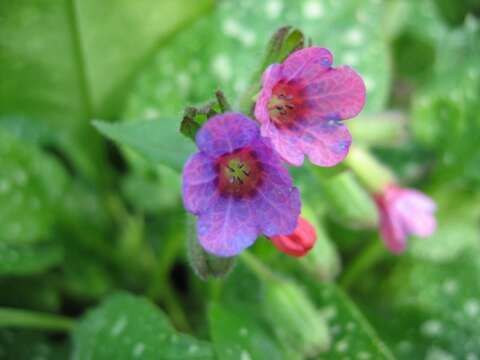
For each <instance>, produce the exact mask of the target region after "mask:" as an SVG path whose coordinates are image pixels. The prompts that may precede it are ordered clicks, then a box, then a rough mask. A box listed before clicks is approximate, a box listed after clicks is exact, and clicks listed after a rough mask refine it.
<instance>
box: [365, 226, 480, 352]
mask: <svg viewBox="0 0 480 360" xmlns="http://www.w3.org/2000/svg"><path fill="white" fill-rule="evenodd" d="M476 240H477V245H476V246H474V247H470V248H468V249H466V250H465V251H464V252H463V253H461V254H459V255H457V256H456V257H455V258H454V259H450V260H448V261H443V262H433V261H425V260H424V261H418V260H417V259H414V258H411V257H408V258H405V259H404V260H403V261H401V262H399V263H398V264H397V266H395V269H394V271H393V273H392V276H391V277H390V278H389V280H388V287H387V288H386V290H387V293H386V296H384V297H383V299H384V300H383V301H384V303H389V304H390V309H383V311H382V309H381V308H380V307H378V308H377V310H378V313H379V317H380V318H379V319H377V324H378V325H377V326H378V327H379V328H381V329H382V333H384V334H385V336H388V339H389V342H390V343H391V344H392V349H394V350H395V352H396V353H397V354H398V356H399V358H401V359H411V358H412V356H418V357H421V358H428V359H430V358H432V359H433V358H438V357H434V355H437V354H444V355H446V356H448V358H469V357H471V354H479V353H480V340H479V339H480V317H479V314H480V300H479V299H480V291H479V289H478V287H477V286H475V285H474V284H476V283H478V278H479V276H480V261H479V260H478V256H477V254H478V251H479V247H478V240H479V239H478V234H477V236H476ZM369 306H372V305H371V304H370V305H369ZM374 306H375V305H374ZM394 314H395V315H397V316H395V315H394ZM398 315H401V316H398ZM385 318H389V319H392V321H389V322H386V323H385V321H384V319H385ZM399 334H401V335H399Z"/></svg>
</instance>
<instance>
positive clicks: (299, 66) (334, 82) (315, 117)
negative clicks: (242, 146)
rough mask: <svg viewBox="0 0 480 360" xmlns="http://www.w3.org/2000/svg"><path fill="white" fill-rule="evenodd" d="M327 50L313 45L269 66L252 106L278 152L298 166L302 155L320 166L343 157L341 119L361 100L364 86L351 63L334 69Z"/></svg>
mask: <svg viewBox="0 0 480 360" xmlns="http://www.w3.org/2000/svg"><path fill="white" fill-rule="evenodd" d="M332 62H333V56H332V54H331V53H330V51H329V50H327V49H324V48H317V47H311V48H306V49H302V50H298V51H296V52H294V53H293V54H291V55H290V56H289V57H288V58H287V59H286V60H285V61H284V62H283V63H282V64H273V65H270V66H269V67H268V68H267V69H266V70H265V72H264V74H263V77H262V82H263V87H262V90H261V92H260V95H259V97H258V99H257V103H256V106H255V116H256V118H257V120H258V121H259V122H260V124H261V134H262V136H264V137H267V138H270V140H271V142H272V145H273V147H274V148H275V150H276V151H277V152H278V153H279V154H280V156H281V157H282V158H283V159H284V160H285V161H286V162H288V163H290V164H291V165H295V166H300V165H302V163H303V159H304V154H306V155H307V156H308V157H309V159H310V161H311V162H312V163H314V164H316V165H319V166H333V165H336V164H337V163H339V162H340V161H342V160H343V159H344V158H345V156H346V155H347V153H348V149H349V147H350V143H351V141H352V138H351V135H350V133H349V131H348V129H347V128H346V127H345V125H343V123H342V122H341V120H345V119H350V118H352V117H355V116H356V115H357V114H358V113H359V112H360V111H361V110H362V108H363V105H364V104H365V84H364V82H363V80H362V78H361V77H360V76H359V75H358V74H357V73H356V72H355V71H354V70H352V69H351V68H350V67H348V66H340V67H338V68H333V67H332Z"/></svg>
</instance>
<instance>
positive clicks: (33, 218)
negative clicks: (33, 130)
mask: <svg viewBox="0 0 480 360" xmlns="http://www.w3.org/2000/svg"><path fill="white" fill-rule="evenodd" d="M0 158H1V159H2V166H1V167H0V229H2V230H1V231H0V243H1V242H4V243H6V242H8V243H32V242H35V241H38V240H41V239H44V238H46V237H47V236H48V235H49V232H50V229H51V225H52V224H53V222H54V221H55V215H56V214H57V208H58V201H60V199H61V196H62V195H63V191H64V190H65V185H66V175H65V172H64V171H63V169H62V168H61V166H60V165H59V164H58V163H57V161H56V160H55V159H53V158H52V157H51V156H48V155H47V154H45V153H43V152H42V151H41V150H40V149H39V148H37V147H35V146H33V145H30V144H28V143H24V142H23V141H20V140H19V139H17V138H16V137H14V136H13V135H11V134H10V133H8V132H6V131H4V130H2V129H0Z"/></svg>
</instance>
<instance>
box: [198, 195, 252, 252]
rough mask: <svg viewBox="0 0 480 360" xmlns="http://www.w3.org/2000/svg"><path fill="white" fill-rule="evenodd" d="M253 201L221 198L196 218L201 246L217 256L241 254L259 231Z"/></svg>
mask: <svg viewBox="0 0 480 360" xmlns="http://www.w3.org/2000/svg"><path fill="white" fill-rule="evenodd" d="M252 209H253V208H252V206H251V202H250V201H245V200H237V199H235V198H233V197H227V198H218V199H217V201H216V202H215V203H214V204H213V205H212V206H211V207H210V208H209V209H208V210H207V211H206V212H204V213H202V214H200V216H199V217H198V221H197V233H198V240H199V242H200V244H201V245H202V247H203V248H204V249H205V250H206V251H208V252H209V253H212V254H214V255H217V256H224V257H230V256H235V255H238V254H239V253H240V252H242V251H243V250H244V249H245V248H247V247H249V246H251V245H252V244H253V243H254V242H255V240H256V238H257V235H258V234H259V230H258V228H257V226H256V221H255V217H256V216H255V212H254V211H252Z"/></svg>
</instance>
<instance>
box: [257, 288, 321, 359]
mask: <svg viewBox="0 0 480 360" xmlns="http://www.w3.org/2000/svg"><path fill="white" fill-rule="evenodd" d="M265 286H266V289H265V301H264V304H265V309H264V313H265V315H266V317H267V320H268V321H269V323H270V325H271V326H272V328H273V329H274V331H275V332H276V334H277V336H278V338H279V339H280V340H281V341H282V342H284V343H285V345H286V346H287V347H289V348H291V349H294V350H295V351H296V352H298V353H300V354H302V355H303V356H316V355H318V354H319V353H321V352H324V351H327V350H328V348H329V346H330V336H329V333H328V326H327V323H326V321H325V319H324V318H323V317H322V316H321V314H320V312H318V311H317V309H316V308H315V306H314V305H313V303H312V302H311V301H310V299H309V298H308V296H307V294H306V293H305V292H304V291H303V290H302V289H301V288H300V287H299V286H297V285H296V284H295V283H293V282H291V281H284V280H271V281H268V282H266V283H265Z"/></svg>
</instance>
